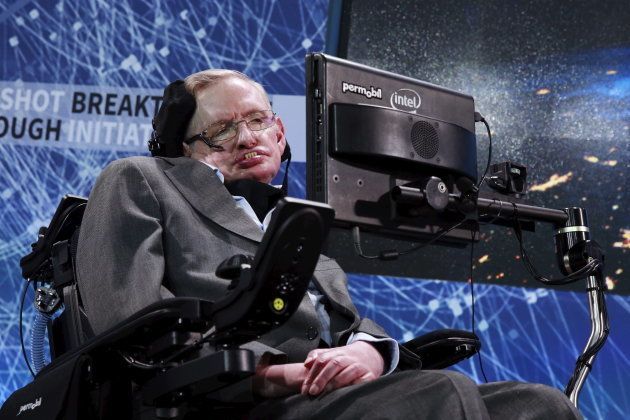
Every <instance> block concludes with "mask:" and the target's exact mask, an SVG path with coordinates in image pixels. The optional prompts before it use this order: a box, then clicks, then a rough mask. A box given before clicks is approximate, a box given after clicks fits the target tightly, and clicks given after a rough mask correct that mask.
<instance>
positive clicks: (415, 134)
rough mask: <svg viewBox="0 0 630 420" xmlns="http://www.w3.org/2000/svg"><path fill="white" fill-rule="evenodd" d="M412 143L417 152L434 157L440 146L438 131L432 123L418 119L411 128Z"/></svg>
mask: <svg viewBox="0 0 630 420" xmlns="http://www.w3.org/2000/svg"><path fill="white" fill-rule="evenodd" d="M411 144H412V146H413V149H414V150H415V151H416V153H417V154H418V155H419V156H420V157H422V158H424V159H431V158H432V157H434V156H435V155H436V154H437V152H438V148H439V138H438V133H437V131H436V129H435V127H433V125H431V124H430V123H428V122H426V121H418V122H416V123H415V124H414V125H413V127H412V128H411Z"/></svg>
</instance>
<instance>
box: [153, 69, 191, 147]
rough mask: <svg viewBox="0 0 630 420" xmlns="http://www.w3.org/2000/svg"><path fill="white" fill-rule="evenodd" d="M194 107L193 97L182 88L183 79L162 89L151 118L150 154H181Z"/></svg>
mask: <svg viewBox="0 0 630 420" xmlns="http://www.w3.org/2000/svg"><path fill="white" fill-rule="evenodd" d="M196 107H197V104H196V102H195V97H194V96H193V95H191V94H190V93H188V91H187V90H186V89H185V88H184V81H183V80H176V81H174V82H172V83H171V84H169V85H168V86H167V87H166V89H164V96H163V98H162V105H161V106H160V110H159V111H158V113H157V115H156V116H155V117H154V118H153V133H152V134H151V139H150V140H149V151H150V152H151V155H153V156H164V157H178V156H183V154H184V150H183V147H182V141H184V137H185V135H186V129H187V128H188V123H189V122H190V119H191V118H192V116H193V114H194V113H195V109H196Z"/></svg>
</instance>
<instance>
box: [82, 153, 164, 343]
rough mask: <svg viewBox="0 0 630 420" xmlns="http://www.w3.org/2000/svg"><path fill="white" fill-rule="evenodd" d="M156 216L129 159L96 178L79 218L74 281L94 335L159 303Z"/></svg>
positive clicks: (135, 165)
mask: <svg viewBox="0 0 630 420" xmlns="http://www.w3.org/2000/svg"><path fill="white" fill-rule="evenodd" d="M161 220H162V215H161V213H160V206H159V203H158V200H157V199H156V197H155V195H154V193H153V191H152V189H151V186H150V185H149V183H148V182H147V179H146V178H145V176H144V175H143V173H142V170H141V168H140V167H139V165H138V163H137V162H135V161H133V160H131V159H123V160H118V161H115V162H113V163H112V164H110V165H109V166H108V167H107V168H105V170H104V171H103V172H102V173H101V175H100V176H99V177H98V179H97V181H96V184H95V186H94V188H93V190H92V192H91V194H90V198H89V200H88V204H87V208H86V210H85V214H84V216H83V222H82V224H81V231H80V234H79V244H78V249H77V264H76V269H77V277H78V284H79V290H80V293H81V297H82V301H83V305H84V308H85V310H86V313H87V316H88V319H89V321H90V324H91V325H92V328H93V330H94V332H95V333H97V334H98V333H100V332H103V331H105V330H106V329H108V328H109V327H111V326H113V325H115V324H116V323H118V322H120V321H122V320H123V319H125V318H127V317H129V316H130V315H132V314H133V313H134V312H136V311H138V310H140V309H142V308H144V307H145V306H148V305H149V304H151V303H153V302H156V301H158V300H160V299H161V298H164V297H169V296H172V295H171V294H170V292H168V291H167V290H166V289H164V288H163V287H162V278H163V276H164V255H163V248H162V225H161Z"/></svg>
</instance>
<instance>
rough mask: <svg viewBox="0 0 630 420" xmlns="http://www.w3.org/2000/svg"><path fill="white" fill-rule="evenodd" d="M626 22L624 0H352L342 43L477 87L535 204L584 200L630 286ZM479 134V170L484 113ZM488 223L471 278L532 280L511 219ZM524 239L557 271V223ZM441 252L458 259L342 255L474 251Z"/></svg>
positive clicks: (503, 150) (358, 52)
mask: <svg viewBox="0 0 630 420" xmlns="http://www.w3.org/2000/svg"><path fill="white" fill-rule="evenodd" d="M383 22H387V24H385V25H384V24H383ZM629 22H630V7H628V4H627V2H623V1H605V2H595V1H570V2H553V1H543V0H530V1H527V2H520V1H507V2H506V1H498V0H496V1H484V2H476V1H473V2H470V1H461V0H449V1H437V0H435V1H432V0H428V1H421V2H418V1H410V0H409V1H404V0H403V1H395V2H381V1H375V0H366V1H360V2H358V1H355V2H352V6H351V13H350V19H349V22H346V24H348V25H349V29H348V28H346V31H347V32H346V36H347V46H344V47H343V48H347V58H348V59H350V60H353V61H357V62H360V63H363V64H367V65H370V66H373V67H377V68H381V69H385V70H388V71H392V72H394V73H398V74H403V75H406V76H411V77H414V78H417V79H420V80H425V81H428V82H431V83H434V84H437V85H441V86H445V87H448V88H451V89H453V90H456V91H460V92H463V93H467V94H469V95H472V96H473V97H474V98H475V106H476V110H477V111H479V112H480V113H481V114H482V115H483V116H484V117H485V118H486V120H487V121H488V123H489V125H490V127H491V130H492V139H493V156H492V162H493V163H498V162H503V161H512V162H516V163H520V164H523V165H525V166H526V167H527V170H528V183H529V193H528V196H527V197H526V199H525V201H526V202H528V203H530V204H533V205H539V206H544V207H551V208H559V209H562V208H565V207H584V208H585V209H586V211H587V213H588V215H589V221H590V226H591V238H592V239H594V240H596V241H597V242H598V243H599V244H600V245H602V246H603V248H604V253H605V255H606V271H605V272H606V282H607V285H608V287H609V289H610V290H611V291H612V292H613V293H622V294H630V282H628V281H622V279H623V278H624V277H627V274H628V272H630V259H629V258H628V255H629V252H630V213H629V211H628V207H629V202H628V193H627V186H628V182H629V181H628V174H629V173H630V172H629V171H628V168H629V166H630V159H629V158H630V31H628V27H629V26H628V25H630V23H629ZM342 33H343V32H342ZM342 42H343V41H342ZM341 51H343V49H342V50H341ZM476 134H477V143H478V161H479V172H480V173H482V172H483V169H484V168H485V163H486V159H487V151H488V135H487V134H486V130H485V127H484V126H483V125H482V124H478V125H477V133H476ZM486 189H487V188H486ZM481 232H482V233H481V242H480V243H479V244H478V245H477V246H476V253H475V255H476V256H475V263H474V268H475V271H474V276H475V279H476V280H478V281H482V282H491V283H498V284H513V285H531V286H533V284H532V282H535V281H534V280H532V279H531V278H530V276H529V275H528V273H527V271H526V270H525V268H524V267H523V265H522V264H521V263H520V255H519V252H518V246H517V241H516V239H515V237H514V235H513V233H512V231H511V230H510V229H507V228H501V227H496V226H483V227H482V228H481ZM340 236H341V237H342V239H340V241H341V242H344V240H345V241H347V237H344V236H343V235H340ZM524 242H525V244H526V249H527V250H528V251H527V252H528V254H529V255H530V256H531V258H532V260H533V261H534V262H535V266H536V267H537V268H538V270H539V271H540V272H541V273H543V274H545V275H547V276H553V277H559V276H560V272H559V270H558V267H557V264H556V260H555V255H554V247H553V231H552V228H551V226H549V225H545V224H538V226H537V232H536V233H535V234H530V233H527V234H526V235H525V239H524ZM372 243H374V246H373V247H372V248H376V249H378V247H379V244H382V242H381V240H380V239H378V238H372V237H369V236H367V237H366V245H367V246H368V247H370V246H371V244H372ZM394 243H396V242H394ZM397 245H398V248H401V247H402V245H401V244H399V243H398V244H397ZM380 246H381V247H382V245H380ZM439 252H440V253H441V254H443V255H444V258H443V260H444V261H452V263H451V264H441V265H440V266H439V267H435V266H431V264H430V263H429V262H430V260H431V258H434V257H435V254H436V251H433V250H431V251H425V252H424V253H423V254H424V255H422V253H419V254H420V255H415V256H414V257H413V260H412V259H411V258H410V259H408V260H407V261H405V267H402V268H401V267H399V266H398V265H396V266H394V265H392V266H391V268H383V267H382V265H381V266H380V267H376V266H375V265H373V264H370V263H369V261H368V262H366V261H360V260H358V259H357V258H355V257H353V256H352V255H351V253H344V252H340V253H339V257H340V258H341V259H343V258H346V259H347V261H348V262H347V264H348V265H349V266H351V267H352V268H353V269H360V267H367V268H364V269H363V270H365V271H370V272H374V273H393V272H396V271H399V270H402V271H403V272H404V273H405V274H406V275H411V274H412V273H413V272H414V271H415V272H420V273H422V274H425V275H427V276H429V277H433V278H444V279H462V278H464V275H463V274H462V264H465V260H466V258H469V257H468V251H467V250H454V249H448V248H444V249H442V250H440V251H439ZM569 288H570V289H573V290H581V289H582V288H583V285H582V284H581V283H580V284H574V285H572V286H569Z"/></svg>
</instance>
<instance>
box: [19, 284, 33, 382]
mask: <svg viewBox="0 0 630 420" xmlns="http://www.w3.org/2000/svg"><path fill="white" fill-rule="evenodd" d="M30 285H31V280H30V279H29V280H28V281H27V282H26V284H25V285H24V290H23V291H22V299H21V301H20V345H21V346H22V357H24V361H25V362H26V366H28V370H30V371H31V375H33V378H34V377H35V372H34V371H33V368H32V367H31V363H30V362H29V361H28V357H27V356H26V347H24V333H23V332H22V313H23V312H24V300H25V298H26V291H27V290H28V287H29V286H30Z"/></svg>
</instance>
